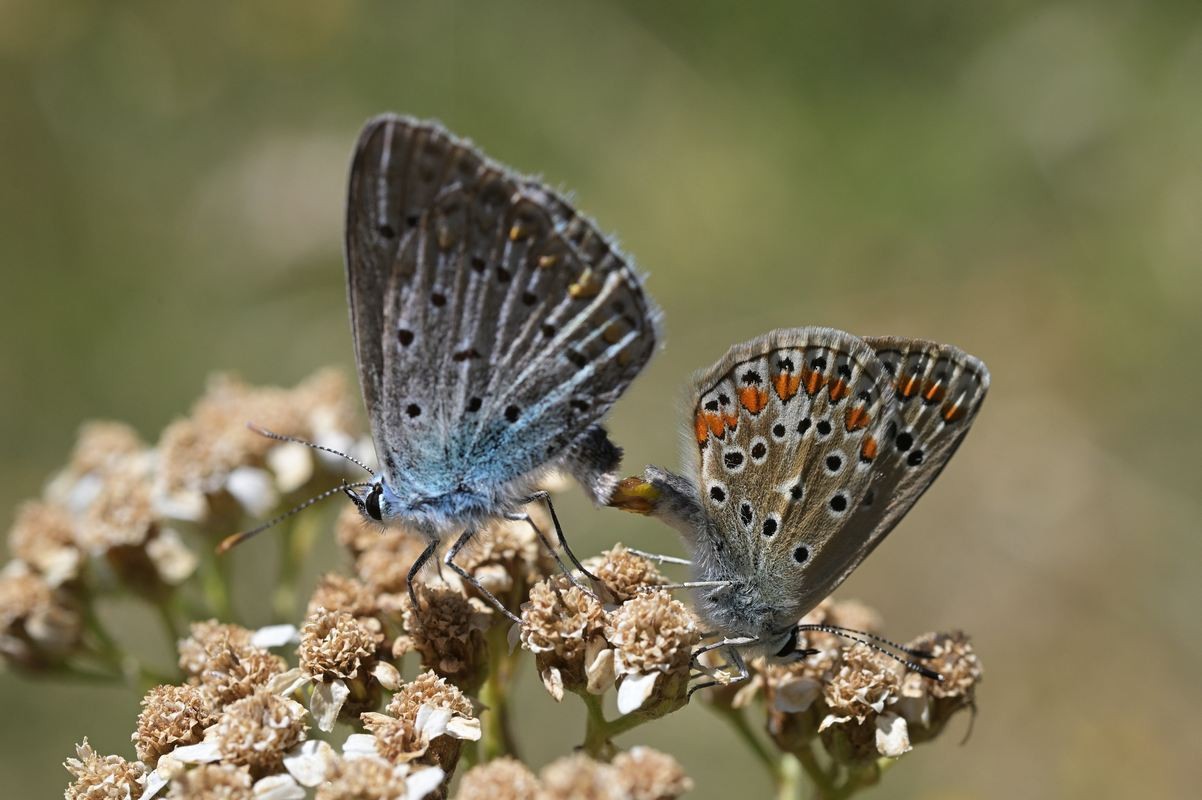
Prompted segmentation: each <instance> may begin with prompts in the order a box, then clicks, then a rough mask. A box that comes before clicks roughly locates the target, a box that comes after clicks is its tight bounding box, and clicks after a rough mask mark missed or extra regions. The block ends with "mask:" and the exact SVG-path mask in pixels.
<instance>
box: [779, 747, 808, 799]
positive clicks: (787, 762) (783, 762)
mask: <svg viewBox="0 0 1202 800" xmlns="http://www.w3.org/2000/svg"><path fill="white" fill-rule="evenodd" d="M801 769H802V768H801V762H800V761H798V760H797V757H796V756H794V755H792V754H791V753H784V754H782V755H781V758H780V766H779V768H778V769H777V770H776V800H801V775H802V771H801Z"/></svg>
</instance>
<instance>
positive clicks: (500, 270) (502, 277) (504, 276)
mask: <svg viewBox="0 0 1202 800" xmlns="http://www.w3.org/2000/svg"><path fill="white" fill-rule="evenodd" d="M512 277H513V273H512V272H510V271H509V270H507V269H505V268H504V267H497V280H498V281H500V282H501V283H509V280H510V278H512Z"/></svg>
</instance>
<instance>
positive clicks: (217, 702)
mask: <svg viewBox="0 0 1202 800" xmlns="http://www.w3.org/2000/svg"><path fill="white" fill-rule="evenodd" d="M207 655H208V660H207V661H206V662H205V665H204V668H203V669H202V670H201V672H200V675H199V678H200V684H201V687H202V688H203V689H204V691H205V694H206V696H208V697H209V698H210V702H211V703H212V704H213V705H214V706H215V707H221V706H224V705H228V704H230V703H233V702H234V701H236V700H241V699H242V698H244V697H249V696H250V695H252V694H254V693H255V692H256V691H258V690H259V689H260V688H261V687H264V686H266V685H267V683H268V682H269V681H270V680H271V679H272V678H274V677H275V676H277V675H279V674H281V673H283V672H284V670H285V669H286V668H287V664H286V663H285V662H284V659H282V658H280V657H279V656H277V655H274V654H272V653H269V652H268V651H266V650H263V649H261V648H258V647H252V646H250V645H238V644H234V642H233V641H232V640H229V639H227V640H225V641H219V642H216V643H214V644H213V645H212V646H211V647H209V648H208V650H207Z"/></svg>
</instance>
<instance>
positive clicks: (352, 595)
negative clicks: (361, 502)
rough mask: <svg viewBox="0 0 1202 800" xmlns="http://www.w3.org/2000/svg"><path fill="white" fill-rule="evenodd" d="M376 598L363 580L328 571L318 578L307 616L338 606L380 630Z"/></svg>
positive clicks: (306, 612) (378, 607) (310, 598)
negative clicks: (321, 609) (320, 609)
mask: <svg viewBox="0 0 1202 800" xmlns="http://www.w3.org/2000/svg"><path fill="white" fill-rule="evenodd" d="M351 509H352V510H354V507H353V506H351ZM356 513H358V512H356ZM376 598H377V596H376V593H375V592H373V591H372V590H371V589H369V588H368V587H367V584H365V583H363V582H362V581H359V580H356V579H354V578H350V577H347V576H346V575H341V574H339V573H337V572H327V573H325V574H324V575H322V576H321V577H320V578H318V579H317V586H316V587H315V588H314V589H313V594H312V595H311V596H310V597H309V605H308V609H307V610H306V611H305V616H306V617H312V616H313V614H314V613H315V612H316V611H317V609H319V608H336V609H338V610H339V611H348V612H350V613H351V614H353V615H354V616H355V617H356V618H357V619H358V620H359V621H360V622H361V623H362V624H364V625H367V626H368V627H372V628H374V629H376V630H377V631H379V630H381V628H382V626H381V624H380V621H379V619H377V617H378V616H379V614H380V604H379V602H378V601H377V599H376Z"/></svg>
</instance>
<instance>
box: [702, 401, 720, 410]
mask: <svg viewBox="0 0 1202 800" xmlns="http://www.w3.org/2000/svg"><path fill="white" fill-rule="evenodd" d="M705 410H706V411H717V410H718V401H717V400H710V401H709V402H708V403H706V404H705Z"/></svg>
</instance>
